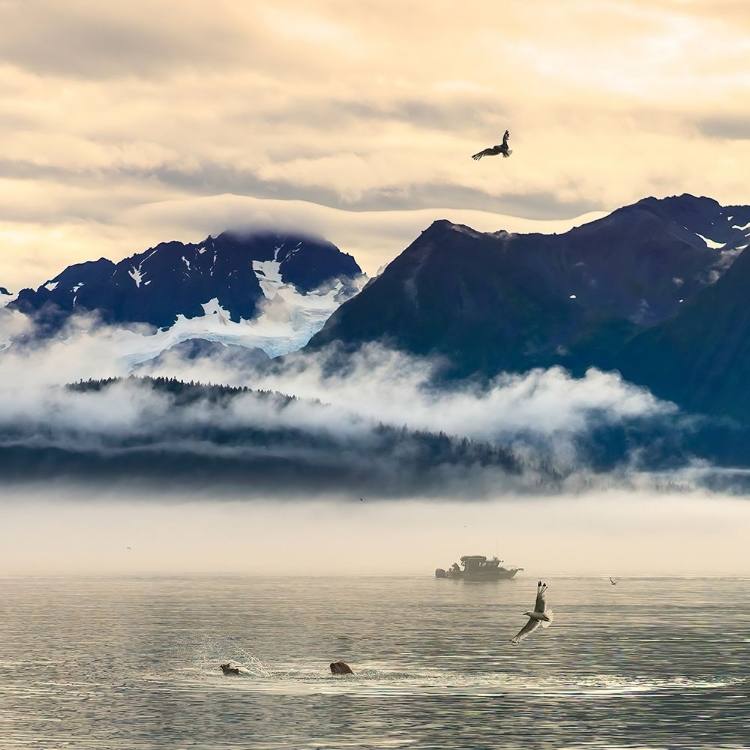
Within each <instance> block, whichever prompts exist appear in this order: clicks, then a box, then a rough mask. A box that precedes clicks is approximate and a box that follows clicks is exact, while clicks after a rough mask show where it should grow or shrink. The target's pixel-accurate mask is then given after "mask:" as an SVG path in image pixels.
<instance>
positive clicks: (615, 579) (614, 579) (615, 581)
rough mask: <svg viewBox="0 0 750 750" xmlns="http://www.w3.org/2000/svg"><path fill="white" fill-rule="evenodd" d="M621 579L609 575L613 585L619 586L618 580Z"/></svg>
mask: <svg viewBox="0 0 750 750" xmlns="http://www.w3.org/2000/svg"><path fill="white" fill-rule="evenodd" d="M619 580H620V579H619V578H612V576H610V577H609V582H610V583H611V584H612V585H613V586H617V582H618V581H619Z"/></svg>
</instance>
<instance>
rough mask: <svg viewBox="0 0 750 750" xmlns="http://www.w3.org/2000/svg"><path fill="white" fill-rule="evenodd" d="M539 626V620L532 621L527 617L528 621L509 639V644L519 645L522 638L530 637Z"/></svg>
mask: <svg viewBox="0 0 750 750" xmlns="http://www.w3.org/2000/svg"><path fill="white" fill-rule="evenodd" d="M539 625H541V623H540V622H539V620H532V619H531V618H530V617H529V621H528V622H527V623H526V624H525V625H524V626H523V627H522V628H521V629H520V630H519V631H518V632H517V633H516V634H515V636H514V637H513V638H511V641H510V642H511V643H520V642H521V641H522V640H523V639H524V638H527V637H528V636H529V635H531V634H532V633H533V632H534V631H535V630H536V629H537V628H538V627H539Z"/></svg>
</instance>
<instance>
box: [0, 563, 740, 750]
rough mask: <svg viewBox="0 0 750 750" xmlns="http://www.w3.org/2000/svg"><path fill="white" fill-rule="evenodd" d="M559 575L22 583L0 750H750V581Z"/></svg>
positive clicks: (0, 708) (3, 607) (7, 652)
mask: <svg viewBox="0 0 750 750" xmlns="http://www.w3.org/2000/svg"><path fill="white" fill-rule="evenodd" d="M546 580H547V582H548V584H549V592H548V599H549V606H550V607H551V608H552V609H553V610H554V613H555V619H554V623H553V625H552V626H551V627H550V628H548V629H546V630H541V629H539V630H537V631H536V632H535V633H534V634H533V635H531V637H529V638H528V639H527V640H525V641H524V642H523V643H522V644H520V645H519V646H512V645H511V644H510V643H509V639H510V638H511V637H512V636H513V635H514V634H515V633H516V631H517V630H518V629H519V628H520V627H521V625H523V623H524V622H525V618H524V616H523V614H522V613H523V612H524V611H525V610H526V609H530V608H532V607H533V603H534V597H535V593H536V579H533V578H531V577H530V576H529V575H525V574H523V573H522V574H520V575H519V577H518V578H517V579H516V580H513V581H499V582H495V583H469V582H463V581H455V580H437V579H435V578H433V577H431V575H425V576H422V577H390V578H385V577H383V578H365V577H360V578H346V577H340V578H253V577H132V578H125V577H118V578H46V579H45V578H2V579H0V747H3V748H6V747H11V748H27V747H32V748H63V747H69V748H111V749H113V750H118V749H120V748H123V749H125V748H127V749H128V750H132V749H135V748H183V747H184V748H264V749H265V748H268V749H276V748H290V749H294V750H301V749H303V748H451V749H452V750H455V749H456V748H514V749H515V748H521V747H523V748H692V749H696V748H748V747H750V580H748V579H726V578H724V579H705V578H703V579H700V578H692V579H689V578H679V579H678V578H658V579H657V578H632V579H623V580H621V581H620V582H619V583H618V584H617V585H616V586H612V585H610V583H609V581H608V580H607V579H606V578H548V579H546ZM338 659H343V660H345V661H347V662H348V663H349V664H350V665H351V666H352V668H353V669H354V671H355V673H356V674H355V675H353V676H341V677H339V676H333V675H331V674H330V670H329V667H328V664H329V662H331V661H334V660H338ZM229 660H231V661H232V662H233V663H234V664H236V665H238V666H240V667H241V675H240V676H238V677H225V676H224V675H223V674H222V672H221V670H220V669H219V664H220V663H221V662H225V661H229Z"/></svg>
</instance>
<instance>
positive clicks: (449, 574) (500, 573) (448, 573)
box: [435, 568, 523, 581]
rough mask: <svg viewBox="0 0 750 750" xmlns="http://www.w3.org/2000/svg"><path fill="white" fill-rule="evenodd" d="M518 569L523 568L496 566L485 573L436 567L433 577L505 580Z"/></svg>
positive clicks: (511, 576)
mask: <svg viewBox="0 0 750 750" xmlns="http://www.w3.org/2000/svg"><path fill="white" fill-rule="evenodd" d="M519 570H523V568H498V569H497V570H494V571H492V572H487V573H472V572H470V573H464V571H463V570H461V571H452V570H443V569H442V568H438V569H437V570H436V571H435V578H452V579H455V580H464V581H507V580H509V579H511V578H513V577H515V575H516V573H518V571H519Z"/></svg>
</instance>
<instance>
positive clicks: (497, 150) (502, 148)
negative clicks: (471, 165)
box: [471, 130, 513, 161]
mask: <svg viewBox="0 0 750 750" xmlns="http://www.w3.org/2000/svg"><path fill="white" fill-rule="evenodd" d="M508 138H510V133H509V132H508V131H507V130H506V131H505V135H503V142H502V144H501V145H499V146H492V147H491V148H486V149H484V151H479V152H477V153H476V154H473V155H472V157H471V158H472V159H475V160H476V161H479V160H480V159H481V158H482V157H483V156H497V155H498V154H502V155H503V156H504V157H505V158H506V159H507V158H508V157H509V156H510V155H511V154H512V153H513V151H511V149H509V148H508Z"/></svg>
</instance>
